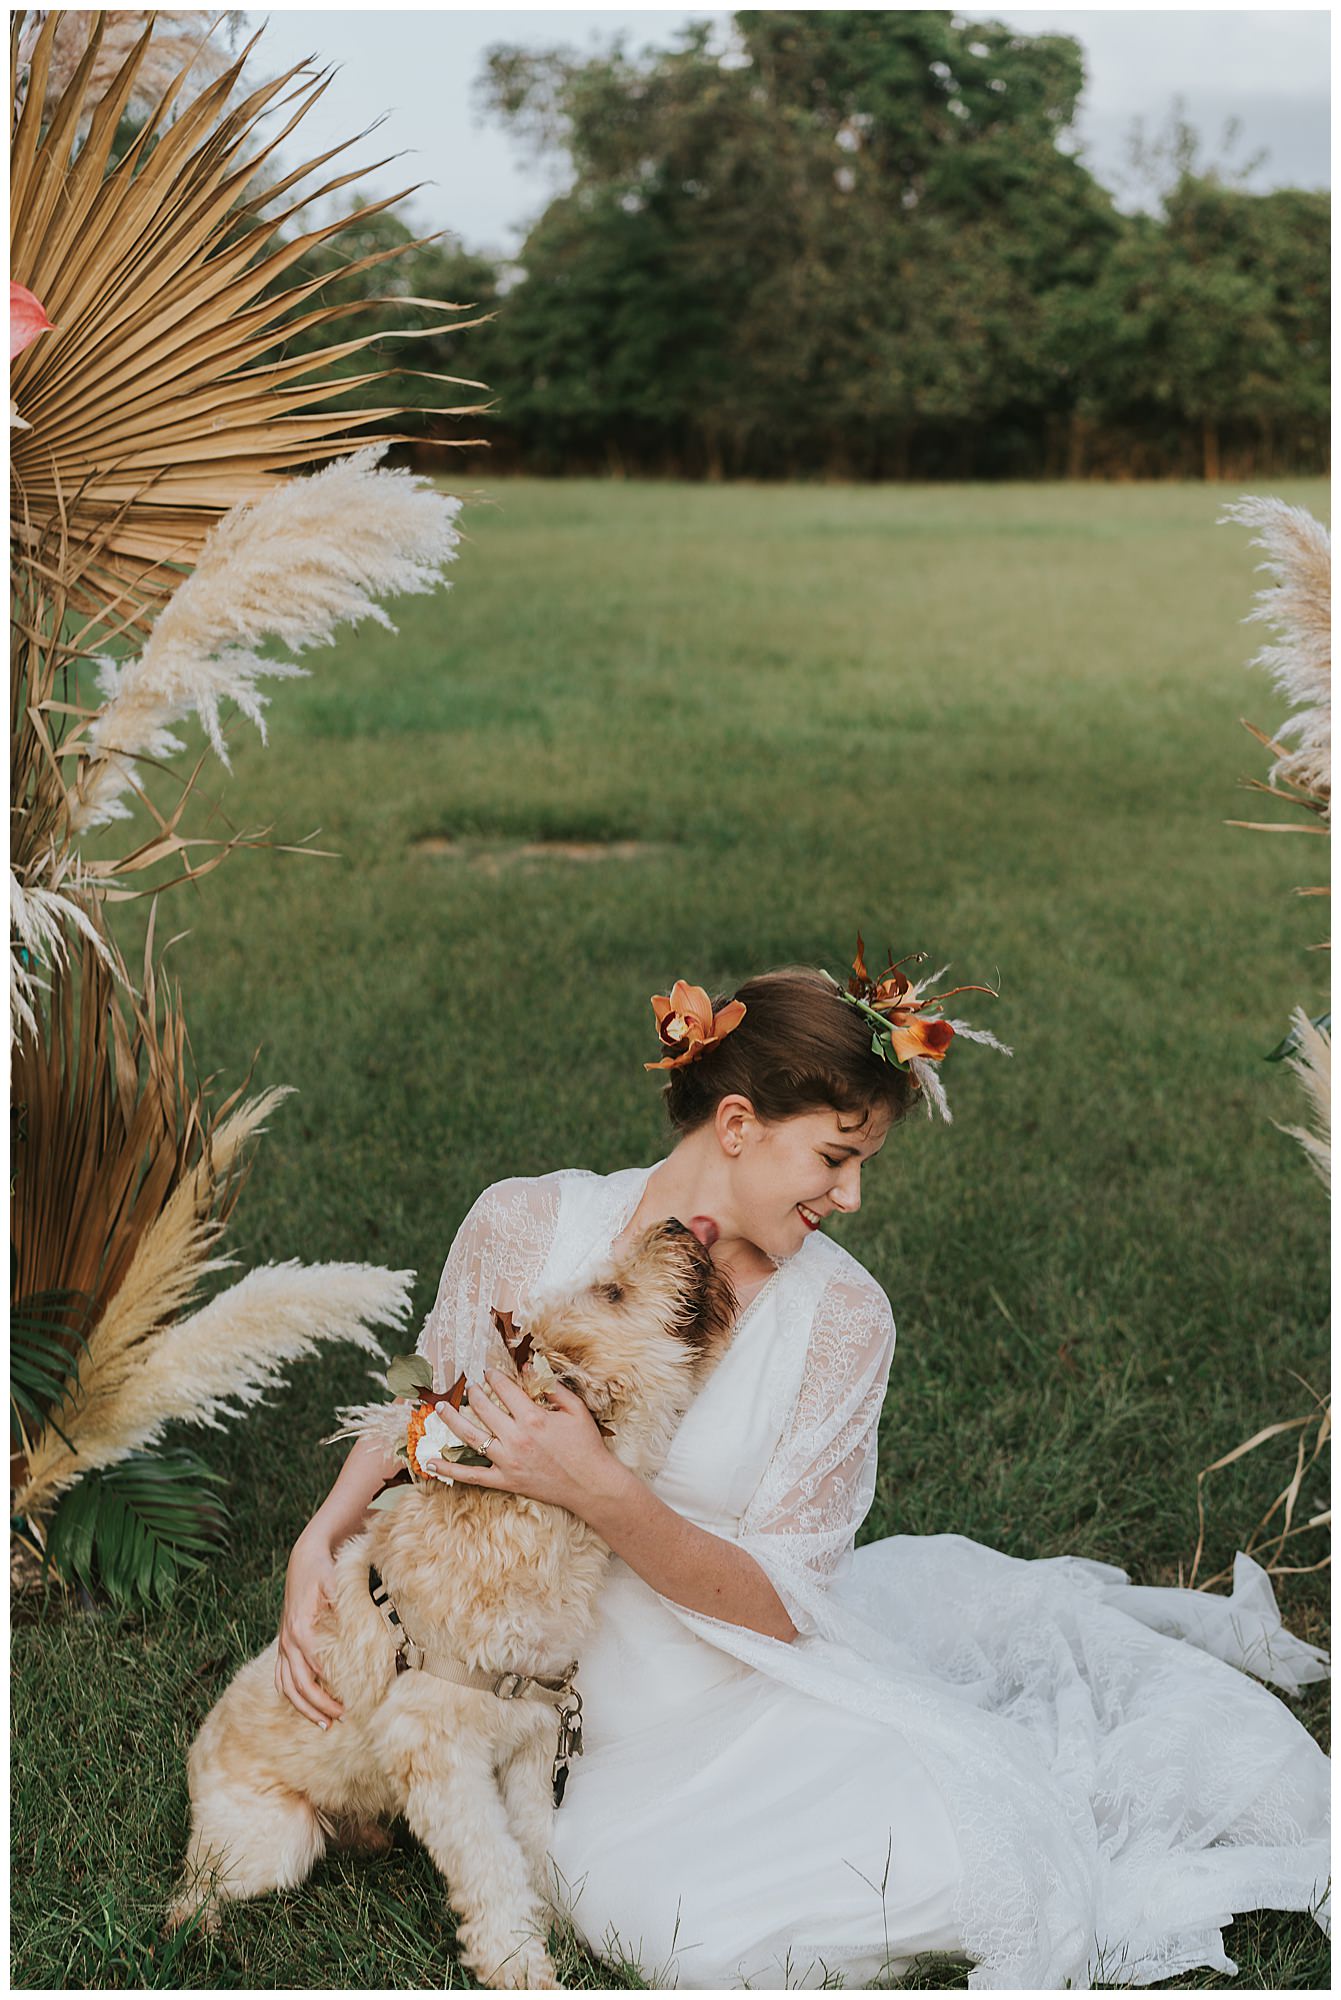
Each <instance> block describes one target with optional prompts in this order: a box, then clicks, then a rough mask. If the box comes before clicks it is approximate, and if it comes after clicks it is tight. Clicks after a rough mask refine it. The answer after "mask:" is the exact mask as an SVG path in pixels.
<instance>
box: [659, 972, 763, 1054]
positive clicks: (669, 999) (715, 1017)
mask: <svg viewBox="0 0 1341 2000" xmlns="http://www.w3.org/2000/svg"><path fill="white" fill-rule="evenodd" d="M652 1011H653V1013H654V1014H655V1015H656V1017H657V1034H658V1035H659V1036H660V1038H661V1046H662V1048H663V1049H669V1050H670V1052H671V1053H670V1054H669V1055H667V1056H663V1057H662V1059H661V1061H660V1062H654V1063H644V1064H643V1068H644V1069H679V1068H680V1067H681V1065H682V1064H684V1063H690V1062H694V1061H695V1060H696V1059H697V1058H698V1057H699V1056H701V1055H702V1054H703V1053H704V1051H705V1050H706V1049H713V1048H716V1046H717V1044H718V1043H719V1042H720V1041H721V1040H722V1039H723V1038H724V1037H725V1036H727V1035H729V1034H730V1033H731V1030H732V1029H733V1028H738V1027H739V1026H740V1024H741V1022H742V1021H743V1020H744V1018H745V1002H744V1001H743V1000H728V1002H727V1004H726V1006H725V1007H723V1008H721V1009H720V1010H719V1011H718V1012H717V1013H714V1012H713V1007H712V1001H711V1000H710V999H709V998H708V995H707V994H706V993H705V992H704V990H703V988H702V987H701V986H690V985H688V984H687V982H686V981H685V980H683V979H677V980H676V982H675V984H674V986H672V988H671V990H670V992H669V994H666V993H654V994H653V995H652Z"/></svg>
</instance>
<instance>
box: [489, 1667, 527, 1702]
mask: <svg viewBox="0 0 1341 2000" xmlns="http://www.w3.org/2000/svg"><path fill="white" fill-rule="evenodd" d="M530 1685H531V1680H530V1676H529V1675H528V1674H500V1675H499V1676H498V1679H497V1680H496V1681H495V1682H494V1693H495V1694H496V1695H497V1696H498V1698H499V1700H500V1701H516V1700H517V1698H518V1696H519V1695H524V1694H525V1693H526V1690H527V1688H528V1687H530Z"/></svg>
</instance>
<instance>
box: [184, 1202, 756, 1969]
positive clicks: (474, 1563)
mask: <svg viewBox="0 0 1341 2000" xmlns="http://www.w3.org/2000/svg"><path fill="white" fill-rule="evenodd" d="M733 1310H734V1301H733V1299H732V1296H731V1288H730V1285H729V1284H728V1282H727V1280H726V1279H725V1278H724V1277H723V1276H722V1275H721V1274H720V1273H719V1272H718V1271H717V1269H716V1267H715V1266H714V1264H713V1263H712V1260H711V1258H710V1257H709V1255H708V1252H707V1251H706V1250H705V1249H704V1248H703V1247H702V1246H701V1245H700V1244H699V1243H698V1242H697V1241H696V1240H695V1238H694V1237H693V1236H692V1235H691V1234H690V1233H689V1232H688V1231H687V1230H686V1229H684V1228H683V1226H682V1225H681V1224H680V1223H678V1222H667V1223H662V1224H658V1225H657V1226H655V1227H654V1228H652V1229H649V1230H648V1231H647V1232H646V1234H645V1235H643V1236H642V1237H640V1238H639V1239H638V1241H637V1242H636V1243H634V1244H633V1245H632V1246H631V1247H630V1248H629V1249H627V1250H626V1251H624V1252H622V1253H621V1254H620V1255H618V1256H617V1257H616V1258H615V1259H614V1260H613V1262H612V1263H611V1264H610V1265H609V1267H608V1268H607V1269H606V1270H605V1271H603V1272H602V1273H601V1274H600V1275H599V1277H598V1278H597V1279H596V1280H595V1281H594V1282H593V1283H591V1284H590V1285H588V1286H587V1287H586V1288H585V1289H584V1290H583V1291H581V1292H579V1293H578V1294H577V1295H576V1296H574V1297H573V1298H571V1299H570V1300H568V1301H566V1302H565V1303H563V1304H561V1305H559V1306H556V1307H554V1308H551V1309H547V1310H546V1311H544V1312H543V1313H541V1314H540V1315H538V1316H537V1317H536V1318H535V1319H534V1320H533V1321H532V1322H530V1323H529V1324H528V1328H527V1330H528V1331H529V1332H530V1334H531V1336H532V1340H533V1344H534V1349H535V1351H536V1352H537V1353H541V1354H544V1355H545V1356H546V1357H547V1358H548V1359H549V1361H550V1364H551V1366H552V1368H553V1369H554V1372H555V1374H556V1375H557V1376H558V1378H559V1379H560V1380H561V1381H563V1382H565V1383H566V1384H567V1385H568V1386H569V1387H570V1388H572V1389H574V1390H575V1391H576V1393H578V1394H579V1395H580V1396H581V1397H582V1398H583V1400H584V1401H585V1402H586V1404H587V1406H588V1408H589V1409H590V1410H591V1412H592V1414H593V1415H594V1416H596V1417H597V1418H598V1419H600V1420H602V1421H603V1422H604V1423H605V1424H607V1425H608V1426H609V1427H610V1429H611V1431H612V1433H613V1435H612V1437H611V1438H610V1448H611V1450H612V1451H613V1452H614V1453H615V1454H616V1456H617V1457H618V1458H620V1459H621V1460H622V1461H623V1463H624V1464H625V1465H627V1466H629V1467H630V1468H631V1469H632V1470H634V1471H635V1472H637V1473H639V1474H640V1475H642V1476H643V1477H650V1476H651V1475H652V1474H653V1473H654V1472H655V1471H656V1470H657V1469H658V1467H659V1466H660V1465H661V1463H662V1460H663V1459H664V1457H665V1454H666V1451H667V1448H668V1446H669V1444H670V1440H671V1438H672V1436H673V1434H674V1430H675V1426H676V1424H677V1423H678V1422H679V1419H680V1417H681V1416H682V1415H683V1414H684V1411H685V1409H686V1408H687V1407H688V1404H689V1402H690V1401H691V1399H692V1397H693V1395H694V1393H695V1391H696V1390H697V1388H698V1387H699V1385H700V1383H701V1382H702V1381H703V1379H704V1378H705V1377H706V1375H707V1373H708V1372H709V1370H710V1369H711V1367H712V1366H713V1364H714V1363H715V1361H716V1360H717V1358H718V1356H719V1355H720V1353H721V1351H722V1349H723V1348H724V1346H725V1344H726V1341H727V1339H728V1338H729V1334H730V1328H731V1323H732V1316H733ZM528 1386H529V1385H528ZM535 1393H537V1394H538V1393H539V1392H538V1391H537V1392H535ZM403 1416H404V1413H403V1411H402V1412H401V1415H400V1416H399V1417H397V1418H394V1419H393V1420H392V1421H393V1422H396V1423H400V1424H403ZM486 1421H487V1420H486ZM608 1557H609V1550H608V1549H607V1547H606V1545H605V1543H604V1542H602V1541H601V1540H600V1539H599V1537H598V1536H597V1535H596V1534H595V1533H594V1532H593V1531H592V1529H591V1528H589V1527H588V1526H587V1525H586V1523H585V1522H583V1521H581V1520H579V1519H578V1518H577V1517H576V1516H575V1515H573V1514H570V1513H568V1512H567V1511H566V1510H564V1509H563V1508H560V1507H552V1506H548V1505H544V1504H542V1503H540V1502H538V1501H535V1500H527V1499H522V1498H521V1497H519V1496H518V1495H516V1494H512V1493H502V1492H497V1491H492V1490H489V1489H487V1488H482V1487H476V1486H471V1485H467V1484H463V1483H459V1482H458V1483H456V1484H454V1485H450V1486H448V1485H446V1484H443V1483H440V1482H437V1481H431V1482H416V1483H415V1486H414V1488H413V1490H412V1491H407V1492H405V1493H404V1494H403V1495H402V1497H401V1498H400V1499H399V1500H398V1502H397V1504H396V1505H395V1506H394V1507H392V1508H390V1509H387V1510H385V1511H379V1512H377V1513H375V1514H374V1515H373V1517H372V1525H370V1526H369V1527H368V1528H366V1529H365V1530H363V1531H362V1532H361V1533H359V1534H358V1535H355V1536H353V1537H352V1538H351V1539H350V1540H349V1541H348V1542H346V1543H345V1544H344V1546H343V1547H342V1548H341V1549H340V1551H339V1553H338V1555H337V1558H336V1572H335V1579H334V1584H333V1590H332V1600H333V1601H332V1603H331V1606H330V1608H329V1610H327V1611H324V1612H323V1613H322V1618H321V1623H320V1626H319V1633H320V1643H319V1650H318V1661H319V1665H320V1670H321V1676H322V1680H323V1681H324V1683H325V1685H326V1686H327V1687H328V1688H330V1690H331V1692H332V1693H333V1694H335V1695H336V1696H337V1697H338V1699H339V1700H340V1701H341V1702H342V1704H343V1707H344V1713H343V1715H342V1717H341V1719H340V1720H339V1722H337V1723H335V1724H333V1725H332V1726H331V1727H330V1728H329V1729H328V1730H325V1731H323V1730H321V1729H318V1728H317V1727H316V1726H315V1725H314V1724H313V1723H311V1722H309V1721H307V1720H306V1719H305V1718H304V1717H303V1716H301V1715H300V1714H299V1713H298V1711H297V1710H296V1709H295V1708H293V1707H292V1706H291V1705H290V1703H289V1702H288V1701H286V1700H285V1698H284V1697H283V1696H282V1695H281V1694H279V1693H277V1692H276V1689H275V1682H274V1674H275V1656H276V1647H277V1642H276V1643H275V1644H272V1645H270V1646H268V1647H267V1648H266V1650H265V1652H263V1653H262V1654H261V1655H260V1656H259V1658H257V1659H255V1660H252V1661H251V1662H250V1663H249V1664H248V1665H247V1666H245V1667H243V1668H242V1670H241V1672H240V1673H239V1674H238V1675H237V1677H236V1678H235V1680H234V1681H233V1682H232V1684H231V1685H230V1686H229V1687H228V1689H227V1690H226V1691H225V1693H224V1694H223V1695H222V1697H221V1698H220V1700H219V1701H218V1702H217V1703H216V1704H215V1706H214V1708H213V1709H211V1711H210V1713H209V1715H208V1716H207V1717H206V1718H205V1721H204V1724H203V1725H202V1727H201V1730H200V1733H199V1735H198V1736H197V1737H196V1740H195V1742H194V1743H193V1744H192V1746H191V1752H190V1759H189V1767H188V1768H189V1779H190V1793H191V1838H190V1845H189V1848H188V1852H187V1859H186V1879H185V1883H184V1886H183V1888H182V1890H181V1892H180V1894H179V1895H178V1897H177V1899H176V1901H175V1902H174V1903H173V1905H172V1908H171V1910H170V1912H169V1916H168V1928H169V1929H174V1928H175V1927H176V1926H177V1925H178V1924H180V1923H182V1922H184V1921H185V1919H186V1918H187V1917H188V1916H190V1915H191V1914H192V1913H193V1912H195V1911H196V1910H203V1912H204V1923H205V1925H206V1926H207V1927H208V1928H213V1927H214V1926H215V1925H216V1924H217V1922H218V1906H219V1904H220V1903H221V1902H224V1901H228V1900H232V1899H245V1898H249V1897H253V1896H260V1895H264V1894H265V1893H266V1892H267V1891H268V1890H271V1889H280V1888H293V1887H295V1886H296V1885H297V1884H298V1883H300V1882H302V1881H303V1880H304V1878H305V1877H306V1876H307V1875H308V1873H309V1872H310V1870H311V1868H312V1867H313V1864H314V1863H315V1862H316V1861H317V1860H319V1858H320V1857H321V1855H322V1854H323V1853H324V1852H325V1850H326V1847H327V1845H328V1842H331V1841H334V1842H335V1843H337V1844H344V1845H355V1846H357V1845H363V1846H364V1847H365V1848H366V1847H367V1846H368V1845H369V1844H376V1843H378V1842H380V1844H381V1845H382V1846H383V1847H384V1846H385V1845H386V1839H387V1837H386V1834H385V1832H384V1831H382V1829H381V1825H380V1823H382V1822H384V1821H385V1820H387V1819H388V1818H391V1817H394V1816H395V1815H396V1814H404V1816H405V1819H406V1821H407V1823H408V1825H409V1827H410V1829H411V1831H412V1832H413V1833H414V1834H416V1835H417V1837H418V1838H419V1839H420V1840H421V1841H422V1842H423V1844H424V1846H425V1847H426V1848H427V1849H428V1851H429V1853H430V1854H431V1855H432V1857H433V1859H434V1861H435V1862H436V1863H437V1865H438V1867H439V1868H440V1869H441V1871H442V1873H443V1875H444V1876H445V1878H446V1882H447V1890H448V1896H449V1899H450V1902H451V1905H452V1908H453V1910H454V1911H455V1912H456V1915H457V1917H458V1919H459V1923H458V1929H457V1939H458V1947H459V1950H460V1954H461V1957H462V1960H463V1961H464V1963H465V1964H466V1965H467V1966H468V1967H469V1969H470V1970H471V1971H472V1972H473V1973H474V1974H475V1975H476V1976H477V1977H478V1978H479V1979H480V1980H482V1981H483V1982H484V1984H485V1985H491V1986H502V1987H520V1988H525V1987H552V1986H555V1985H557V1983H558V1982H557V1980H556V1977H555V1974H554V1968H553V1965H552V1964H551V1961H550V1957H549V1953H548V1951H547V1949H546V1944H545V1936H546V1930H547V1918H546V1879H545V1875H546V1853H547V1847H548V1841H549V1829H550V1815H551V1812H552V1810H553V1804H552V1789H551V1765H552V1763H553V1758H554V1753H555V1745H556V1740H557V1734H558V1725H557V1719H556V1715H555V1711H554V1709H553V1708H552V1707H551V1706H550V1704H549V1703H548V1702H542V1701H538V1700H536V1699H535V1698H534V1697H531V1698H526V1699H521V1700H512V1701H508V1700H502V1699H500V1698H499V1697H498V1696H496V1695H494V1694H493V1693H491V1692H488V1691H483V1690H477V1689H474V1688H465V1687H458V1686H456V1685H454V1684H452V1683H451V1682H448V1681H444V1680H440V1679H438V1678H435V1677H434V1676H432V1675H430V1674H427V1673H424V1672H408V1673H403V1674H401V1675H399V1676H397V1675H396V1673H395V1671H394V1655H393V1648H392V1641H391V1639H390V1636H389V1634H388V1632H387V1628H386V1626H385V1624H384V1622H383V1619H382V1616H381V1614H380V1612H379V1611H378V1609H377V1607H376V1606H375V1605H374V1604H373V1602H372V1600H371V1598H370V1597H369V1594H368V1569H369V1565H370V1564H375V1565H376V1567H377V1568H378V1569H379V1570H380V1571H381V1574H382V1577H383V1579H384V1580H385V1582H386V1585H387V1587H388V1589H389V1591H390V1593H391V1597H392V1600H393V1602H394V1603H395V1605H396V1608H397V1610H398V1611H399V1613H400V1616H401V1618H402V1619H403V1621H404V1624H405V1628H406V1630H407V1631H408V1633H409V1634H410V1637H411V1638H412V1639H413V1640H414V1641H415V1642H416V1643H417V1644H419V1645H420V1646H423V1647H425V1648H426V1649H429V1650H440V1651H442V1652H444V1653H448V1654H450V1655H452V1656H453V1657H455V1658H457V1659H460V1660H463V1661H464V1662H465V1663H466V1664H467V1665H468V1666H472V1667H480V1668H484V1669H487V1670H488V1671H489V1672H491V1673H502V1672H507V1671H514V1672H518V1673H523V1674H529V1675H532V1676H546V1677H553V1676H558V1675H560V1674H562V1672H563V1670H564V1668H565V1667H566V1666H567V1665H568V1664H569V1663H570V1662H571V1661H572V1660H573V1659H575V1658H577V1659H579V1660H580V1658H581V1652H582V1644H583V1641H584V1639H585V1637H586V1635H587V1633H588V1632H589V1630H590V1629H591V1625H592V1621H593V1613H594V1606H595V1600H596V1595H597V1591H598V1590H599V1587H600V1584H601V1579H602V1575H603V1573H604V1570H605V1567H606V1563H607V1560H608ZM578 1686H579V1688H580V1686H581V1674H580V1672H579V1675H578Z"/></svg>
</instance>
